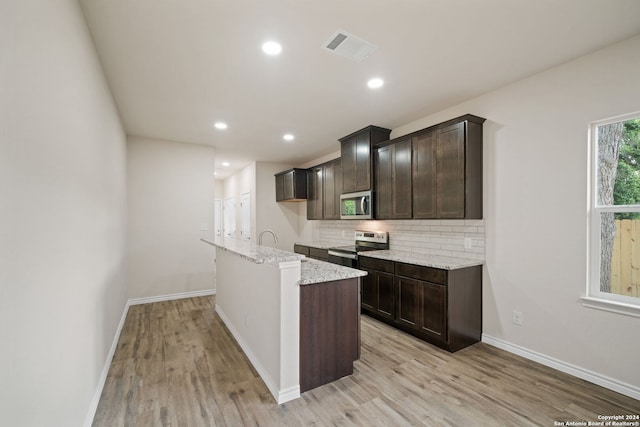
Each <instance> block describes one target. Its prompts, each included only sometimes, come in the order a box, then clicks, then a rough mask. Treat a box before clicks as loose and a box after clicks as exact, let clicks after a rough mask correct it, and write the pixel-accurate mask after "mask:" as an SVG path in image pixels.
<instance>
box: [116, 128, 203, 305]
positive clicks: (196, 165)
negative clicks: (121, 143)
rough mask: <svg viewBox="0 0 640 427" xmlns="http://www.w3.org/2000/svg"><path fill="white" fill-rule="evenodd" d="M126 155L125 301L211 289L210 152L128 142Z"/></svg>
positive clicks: (141, 140) (173, 144) (192, 146)
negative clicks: (126, 286) (127, 297)
mask: <svg viewBox="0 0 640 427" xmlns="http://www.w3.org/2000/svg"><path fill="white" fill-rule="evenodd" d="M127 155H128V158H127V160H128V163H127V197H128V227H127V230H128V237H129V244H128V251H127V259H128V267H129V268H128V283H129V285H128V286H129V298H145V297H154V296H160V295H170V294H177V293H183V292H194V291H202V290H209V289H213V288H214V286H215V285H214V277H215V271H214V264H213V251H212V247H211V246H210V245H207V244H205V243H203V242H201V241H200V240H199V239H200V238H203V237H204V238H208V239H212V238H213V201H214V197H215V181H214V177H213V170H214V149H213V148H212V147H208V146H203V145H195V144H184V143H179V142H171V141H162V140H155V139H146V138H139V137H129V138H128V143H127ZM202 224H206V225H207V228H208V230H206V231H203V230H201V229H200V228H201V225H202Z"/></svg>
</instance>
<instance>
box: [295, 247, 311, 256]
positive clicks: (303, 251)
mask: <svg viewBox="0 0 640 427" xmlns="http://www.w3.org/2000/svg"><path fill="white" fill-rule="evenodd" d="M293 252H295V253H297V254H302V255H304V256H309V246H302V245H293Z"/></svg>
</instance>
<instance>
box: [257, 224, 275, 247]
mask: <svg viewBox="0 0 640 427" xmlns="http://www.w3.org/2000/svg"><path fill="white" fill-rule="evenodd" d="M264 233H271V235H272V236H273V241H274V243H275V244H276V245H277V244H278V236H276V233H274V231H273V230H271V229H270V228H267V229H266V230H264V231H263V232H262V233H260V235H259V236H258V245H260V246H262V236H263V235H264Z"/></svg>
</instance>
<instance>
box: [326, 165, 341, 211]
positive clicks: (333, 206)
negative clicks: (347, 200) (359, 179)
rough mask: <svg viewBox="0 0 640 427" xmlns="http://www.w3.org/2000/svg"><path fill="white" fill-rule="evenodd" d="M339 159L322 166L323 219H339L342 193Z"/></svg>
mask: <svg viewBox="0 0 640 427" xmlns="http://www.w3.org/2000/svg"><path fill="white" fill-rule="evenodd" d="M340 164H341V163H340V159H337V160H333V161H331V162H328V163H326V164H325V165H324V166H323V169H324V170H323V179H324V182H323V191H324V194H323V197H322V199H323V202H324V209H323V218H324V219H340V192H341V191H342V170H341V168H340Z"/></svg>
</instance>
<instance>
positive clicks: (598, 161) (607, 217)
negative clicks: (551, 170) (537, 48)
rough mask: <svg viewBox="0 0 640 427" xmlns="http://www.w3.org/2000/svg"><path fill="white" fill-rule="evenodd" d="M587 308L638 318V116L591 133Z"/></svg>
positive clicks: (601, 125) (603, 123)
mask: <svg viewBox="0 0 640 427" xmlns="http://www.w3.org/2000/svg"><path fill="white" fill-rule="evenodd" d="M590 145H591V156H590V158H591V183H590V188H591V194H590V212H589V216H590V217H589V240H590V241H589V263H588V265H589V270H590V271H589V286H588V289H587V296H586V297H584V298H583V303H584V305H586V306H590V307H595V308H602V309H605V310H609V311H616V312H621V313H624V314H630V315H634V316H639V317H640V113H635V114H633V115H628V116H624V117H617V118H615V119H610V120H603V121H600V122H596V123H593V124H592V125H591V129H590Z"/></svg>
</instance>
